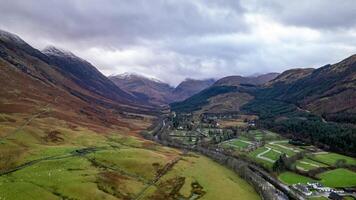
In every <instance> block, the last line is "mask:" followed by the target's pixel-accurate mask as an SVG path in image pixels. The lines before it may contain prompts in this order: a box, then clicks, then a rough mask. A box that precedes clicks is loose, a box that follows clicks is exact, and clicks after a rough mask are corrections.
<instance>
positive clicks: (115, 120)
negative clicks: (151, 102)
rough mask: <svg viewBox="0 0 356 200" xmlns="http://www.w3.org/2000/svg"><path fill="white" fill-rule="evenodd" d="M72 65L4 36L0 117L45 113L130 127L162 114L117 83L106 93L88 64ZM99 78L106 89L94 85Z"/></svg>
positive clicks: (0, 47) (95, 125) (0, 33)
mask: <svg viewBox="0 0 356 200" xmlns="http://www.w3.org/2000/svg"><path fill="white" fill-rule="evenodd" d="M61 59H65V58H61ZM79 61H80V62H81V63H76V62H79ZM68 63H69V64H72V65H69V64H68ZM68 63H56V62H54V61H53V59H52V58H50V57H49V56H47V55H45V54H43V53H41V52H40V51H38V50H36V49H34V48H32V47H31V46H30V45H28V44H27V43H26V42H24V41H23V40H21V39H20V38H19V37H18V36H16V35H13V34H11V33H8V32H5V31H0V73H1V75H2V78H1V79H0V85H1V87H0V112H1V113H5V114H6V113H22V114H28V115H33V114H34V113H38V112H40V111H41V110H46V109H47V110H48V111H49V112H45V113H44V115H47V116H50V117H54V118H58V119H63V120H66V121H69V122H71V123H76V124H81V125H83V124H84V125H86V126H89V127H92V128H98V127H104V126H106V127H109V126H117V127H122V128H127V127H129V126H131V125H130V124H129V123H128V122H127V120H125V119H126V118H128V117H129V118H142V117H141V116H142V115H145V114H158V112H157V111H156V110H155V109H153V108H152V107H150V106H146V105H143V104H141V103H139V100H136V99H134V98H135V97H133V96H132V95H130V94H128V93H126V92H124V91H122V90H121V89H119V88H118V87H117V86H115V85H114V84H112V85H111V86H110V87H111V90H112V91H114V92H117V93H108V92H109V91H108V90H106V89H105V88H104V86H105V85H103V84H106V83H105V82H107V81H109V80H108V79H107V80H105V78H106V77H105V76H103V75H102V74H100V72H98V71H97V70H96V69H95V68H94V67H93V66H91V65H90V64H88V63H86V62H85V61H83V60H81V59H79V58H77V57H75V58H74V59H73V60H70V61H68ZM82 63H84V65H81V64H82ZM66 66H67V67H71V68H74V67H78V68H80V70H81V72H80V73H72V72H71V71H70V70H69V68H66ZM85 74H89V75H88V77H87V80H84V79H85V77H83V75H85ZM96 76H97V77H100V78H101V80H100V81H102V82H101V83H103V84H101V83H98V81H97V80H95V79H94V80H93V78H94V77H96ZM79 79H81V80H79ZM80 81H87V82H83V83H81V82H80ZM88 82H89V84H85V83H88ZM109 82H110V81H109ZM132 102H133V103H132Z"/></svg>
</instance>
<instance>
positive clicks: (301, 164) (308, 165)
mask: <svg viewBox="0 0 356 200" xmlns="http://www.w3.org/2000/svg"><path fill="white" fill-rule="evenodd" d="M296 166H297V167H298V168H299V169H303V170H304V171H309V170H311V169H316V168H319V167H327V165H325V164H323V163H320V162H316V161H314V160H311V159H308V158H303V159H302V160H298V161H297V162H296Z"/></svg>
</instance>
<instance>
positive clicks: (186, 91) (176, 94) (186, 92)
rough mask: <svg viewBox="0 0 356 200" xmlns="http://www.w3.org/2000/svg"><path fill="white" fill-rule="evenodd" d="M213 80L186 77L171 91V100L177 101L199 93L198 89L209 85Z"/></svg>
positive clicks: (200, 89)
mask: <svg viewBox="0 0 356 200" xmlns="http://www.w3.org/2000/svg"><path fill="white" fill-rule="evenodd" d="M214 82H215V80H214V79H206V80H196V79H189V78H188V79H186V80H184V81H183V82H181V83H180V84H179V85H178V86H177V87H176V88H175V89H174V90H173V92H172V94H171V96H172V99H173V100H172V101H171V102H173V101H174V102H178V101H182V100H185V99H187V98H189V97H191V96H193V95H194V94H197V93H199V92H200V91H202V90H204V89H206V88H208V87H210V86H211V85H213V83H214Z"/></svg>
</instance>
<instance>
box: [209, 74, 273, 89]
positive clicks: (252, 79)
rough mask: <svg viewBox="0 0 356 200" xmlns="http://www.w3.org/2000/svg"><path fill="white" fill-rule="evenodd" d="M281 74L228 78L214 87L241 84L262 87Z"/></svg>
mask: <svg viewBox="0 0 356 200" xmlns="http://www.w3.org/2000/svg"><path fill="white" fill-rule="evenodd" d="M278 75H279V73H267V74H262V75H259V76H246V77H245V76H227V77H224V78H222V79H219V80H218V81H216V82H215V83H214V86H224V85H225V86H239V85H241V84H251V85H261V84H264V83H266V82H268V81H270V80H273V79H274V78H276V77H277V76H278Z"/></svg>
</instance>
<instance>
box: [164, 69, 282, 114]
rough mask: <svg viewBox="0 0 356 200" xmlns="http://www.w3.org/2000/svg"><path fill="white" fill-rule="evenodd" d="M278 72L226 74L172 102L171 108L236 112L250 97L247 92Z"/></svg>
mask: <svg viewBox="0 0 356 200" xmlns="http://www.w3.org/2000/svg"><path fill="white" fill-rule="evenodd" d="M277 75H278V74H277V73H269V74H264V75H260V76H256V77H243V76H228V77H224V78H222V79H220V80H218V81H216V82H215V83H214V84H213V85H212V86H211V87H209V88H207V89H205V90H203V91H201V92H200V93H198V94H196V95H193V96H192V97H190V98H188V99H186V100H184V101H182V102H176V103H172V104H171V107H172V110H175V111H183V112H192V111H198V110H199V112H208V113H221V112H238V111H240V107H241V106H242V105H244V104H246V103H247V102H249V101H250V100H251V99H253V98H254V97H253V95H251V94H249V93H251V92H249V91H254V90H256V88H257V86H258V85H260V84H263V83H266V82H267V81H270V80H272V79H274V78H275V77H276V76H277Z"/></svg>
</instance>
